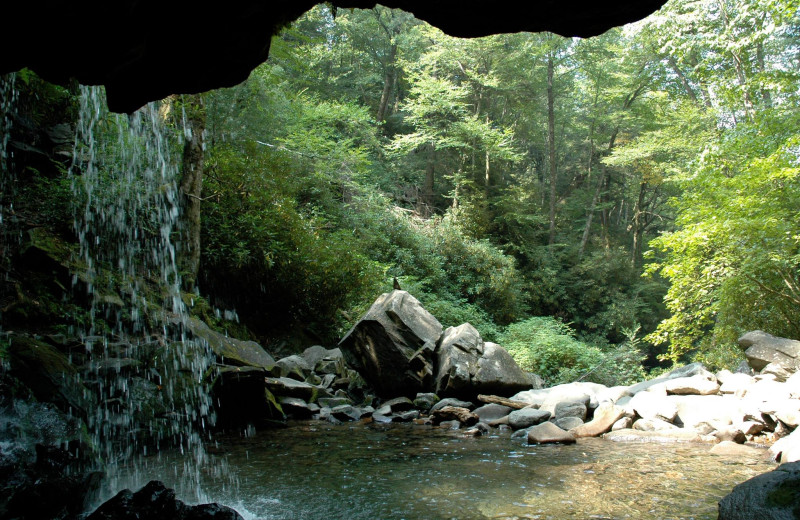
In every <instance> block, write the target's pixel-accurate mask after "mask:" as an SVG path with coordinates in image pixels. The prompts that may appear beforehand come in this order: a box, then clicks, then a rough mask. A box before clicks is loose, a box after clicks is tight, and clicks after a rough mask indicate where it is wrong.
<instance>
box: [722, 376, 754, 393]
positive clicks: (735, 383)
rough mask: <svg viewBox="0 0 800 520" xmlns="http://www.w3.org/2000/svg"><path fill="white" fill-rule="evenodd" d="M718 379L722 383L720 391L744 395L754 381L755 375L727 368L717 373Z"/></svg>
mask: <svg viewBox="0 0 800 520" xmlns="http://www.w3.org/2000/svg"><path fill="white" fill-rule="evenodd" d="M717 381H718V382H719V383H720V387H719V393H721V394H741V395H743V394H744V393H745V392H746V391H747V389H748V388H749V387H750V385H752V384H753V382H754V380H753V376H751V375H749V374H742V373H738V372H737V373H731V372H728V371H727V370H724V371H722V372H720V373H718V374H717Z"/></svg>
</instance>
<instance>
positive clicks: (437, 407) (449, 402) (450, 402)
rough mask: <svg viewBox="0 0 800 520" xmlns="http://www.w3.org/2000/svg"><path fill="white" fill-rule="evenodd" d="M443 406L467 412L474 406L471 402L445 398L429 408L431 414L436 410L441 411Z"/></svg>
mask: <svg viewBox="0 0 800 520" xmlns="http://www.w3.org/2000/svg"><path fill="white" fill-rule="evenodd" d="M445 406H457V407H459V408H467V409H468V410H472V409H473V408H475V405H474V404H472V402H471V401H462V400H461V399H456V398H454V397H447V398H445V399H442V400H441V401H439V402H438V403H436V404H435V405H433V407H432V408H431V413H433V412H435V411H436V410H441V409H442V408H444V407H445Z"/></svg>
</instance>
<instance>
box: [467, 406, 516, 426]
mask: <svg viewBox="0 0 800 520" xmlns="http://www.w3.org/2000/svg"><path fill="white" fill-rule="evenodd" d="M513 410H514V409H513V408H511V407H510V406H503V405H502V404H485V405H483V406H481V407H479V408H476V409H474V410H473V411H472V412H473V413H474V414H475V415H477V416H478V417H480V418H481V421H487V422H488V421H496V420H497V419H501V418H503V417H506V416H507V415H508V414H510V413H511V412H512V411H513Z"/></svg>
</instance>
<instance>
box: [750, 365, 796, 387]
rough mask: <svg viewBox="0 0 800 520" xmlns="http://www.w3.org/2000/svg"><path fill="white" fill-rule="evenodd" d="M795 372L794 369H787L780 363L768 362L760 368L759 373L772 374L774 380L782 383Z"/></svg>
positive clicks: (763, 374) (761, 374)
mask: <svg viewBox="0 0 800 520" xmlns="http://www.w3.org/2000/svg"><path fill="white" fill-rule="evenodd" d="M795 373H797V372H796V371H795V370H788V369H787V368H786V367H784V366H783V365H782V364H781V363H770V364H768V365H767V366H765V367H764V368H763V369H762V370H761V372H760V373H759V375H760V376H762V377H763V376H767V375H771V376H774V378H775V381H777V382H779V383H782V382H784V381H786V380H787V379H789V378H790V377H792V375H793V374H795Z"/></svg>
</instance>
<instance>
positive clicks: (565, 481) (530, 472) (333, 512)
mask: <svg viewBox="0 0 800 520" xmlns="http://www.w3.org/2000/svg"><path fill="white" fill-rule="evenodd" d="M709 449H710V445H705V444H697V445H695V444H691V445H690V444H672V445H658V444H624V443H616V442H610V441H604V440H602V439H584V440H581V441H580V442H579V443H578V444H577V445H573V446H526V445H523V444H521V442H520V441H517V440H511V438H510V434H509V433H502V432H501V433H497V434H495V435H492V436H487V437H481V438H468V437H465V436H463V434H462V433H461V432H458V431H449V430H440V429H432V428H429V427H418V426H411V425H389V426H377V425H361V424H353V425H338V426H333V425H329V424H327V423H319V422H310V423H296V424H294V425H292V426H290V427H289V428H286V429H280V430H271V431H263V432H258V433H254V432H251V434H250V435H244V434H242V435H238V434H232V435H225V436H218V437H217V439H216V446H215V448H214V449H213V451H214V452H215V453H216V455H211V456H209V458H208V459H207V460H206V461H205V464H204V466H203V467H202V468H201V470H200V474H201V477H200V480H201V483H202V486H203V489H204V491H205V493H206V496H205V497H204V498H205V499H206V500H208V501H216V502H219V503H223V504H226V505H230V506H232V507H234V508H236V509H237V510H239V511H240V512H241V513H242V514H243V515H244V516H245V517H246V518H258V519H317V518H320V519H321V518H325V519H350V520H358V519H364V520H367V519H369V520H374V519H386V520H390V519H406V520H415V519H452V518H457V519H505V520H509V519H554V520H555V519H566V518H575V519H587V518H600V519H602V518H605V519H624V518H635V519H659V520H664V519H716V518H717V503H718V501H719V500H720V499H721V498H722V497H723V496H725V495H726V494H728V493H729V492H730V490H731V489H732V488H733V487H734V486H735V485H736V484H739V483H741V482H743V481H745V480H747V479H749V478H751V477H753V476H755V475H757V474H760V473H763V472H765V471H769V470H770V469H772V468H773V467H774V466H773V465H772V464H770V463H767V462H764V461H763V460H761V459H759V458H754V459H752V460H747V459H742V458H741V457H739V458H723V457H716V456H713V455H710V454H709V453H708V450H709ZM180 460H181V459H180V457H175V456H174V455H172V454H169V453H161V454H159V455H158V456H155V457H151V458H149V459H147V460H146V461H145V464H143V465H140V466H139V468H138V469H139V471H140V473H139V474H138V475H137V478H136V479H134V480H137V481H138V482H133V481H130V482H129V483H130V484H131V485H132V486H131V487H133V488H134V489H135V488H136V486H137V485H142V484H144V483H145V482H146V481H147V479H148V476H149V478H158V479H161V480H163V481H164V482H165V483H166V484H167V485H168V486H170V485H172V486H177V487H178V488H180V482H181V478H180V473H181V471H182V467H181V464H180ZM143 468H144V469H146V471H145V472H144V473H141V470H142V469H143ZM223 468H224V471H221V469H223ZM223 473H224V475H225V476H224V477H223V476H222V474H223ZM231 475H233V476H235V477H236V478H235V485H232V484H231V483H232V482H233V481H232V480H231V478H230V477H231Z"/></svg>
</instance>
